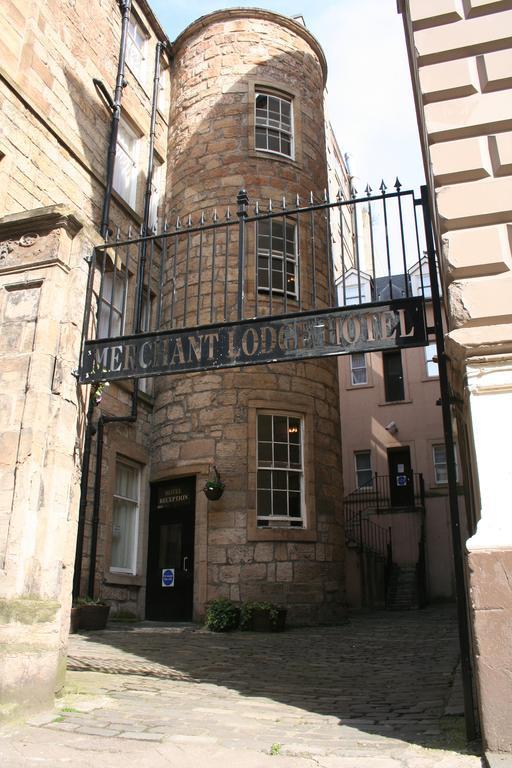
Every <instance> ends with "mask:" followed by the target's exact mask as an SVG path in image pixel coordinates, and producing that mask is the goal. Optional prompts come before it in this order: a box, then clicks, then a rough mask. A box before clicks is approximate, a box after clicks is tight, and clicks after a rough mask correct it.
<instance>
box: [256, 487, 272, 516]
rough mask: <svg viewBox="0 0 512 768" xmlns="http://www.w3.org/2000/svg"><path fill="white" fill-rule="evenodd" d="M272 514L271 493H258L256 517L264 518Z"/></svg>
mask: <svg viewBox="0 0 512 768" xmlns="http://www.w3.org/2000/svg"><path fill="white" fill-rule="evenodd" d="M270 514H272V506H271V492H270V491H258V515H261V516H266V515H270Z"/></svg>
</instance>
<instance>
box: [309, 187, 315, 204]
mask: <svg viewBox="0 0 512 768" xmlns="http://www.w3.org/2000/svg"><path fill="white" fill-rule="evenodd" d="M309 202H310V204H311V205H314V198H313V190H311V192H310V193H309Z"/></svg>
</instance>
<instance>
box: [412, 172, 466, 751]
mask: <svg viewBox="0 0 512 768" xmlns="http://www.w3.org/2000/svg"><path fill="white" fill-rule="evenodd" d="M421 204H422V208H423V218H424V222H425V238H426V244H427V255H428V266H429V272H430V284H431V290H432V308H433V312H434V328H435V334H436V345H437V357H438V366H439V388H440V390H441V410H442V415H443V429H444V442H445V448H446V469H447V474H448V498H449V504H450V520H451V532H452V548H453V564H454V571H455V586H456V592H457V617H458V627H459V643H460V657H461V670H462V687H463V692H464V712H465V718H466V734H467V737H468V739H469V740H470V741H472V740H473V739H475V738H476V736H477V724H476V719H475V701H474V692H473V671H472V665H471V644H470V627H469V619H468V599H467V592H466V580H465V578H464V560H463V556H462V537H461V532H460V515H459V501H458V495H457V473H456V465H455V447H454V442H453V429H452V414H451V407H450V388H449V383H448V372H447V367H446V353H445V348H444V330H443V318H442V313H441V299H440V296H439V285H438V282H437V268H436V255H435V248H434V238H433V235H432V222H431V218H430V207H429V197H428V191H427V187H426V186H423V187H422V188H421Z"/></svg>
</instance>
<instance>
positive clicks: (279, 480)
mask: <svg viewBox="0 0 512 768" xmlns="http://www.w3.org/2000/svg"><path fill="white" fill-rule="evenodd" d="M286 479H287V473H286V472H272V483H273V487H274V488H275V489H279V490H285V491H286V489H287V488H286Z"/></svg>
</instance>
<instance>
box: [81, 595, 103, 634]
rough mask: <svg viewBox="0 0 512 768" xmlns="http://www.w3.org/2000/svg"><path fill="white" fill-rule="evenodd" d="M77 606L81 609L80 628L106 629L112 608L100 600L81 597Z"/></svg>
mask: <svg viewBox="0 0 512 768" xmlns="http://www.w3.org/2000/svg"><path fill="white" fill-rule="evenodd" d="M75 605H76V606H77V607H78V608H79V609H80V618H79V628H80V629H85V630H90V629H105V627H106V626H107V619H108V614H109V611H110V606H109V605H107V604H106V603H104V602H103V601H102V600H100V598H93V597H79V598H78V600H77V601H76V603H75Z"/></svg>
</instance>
